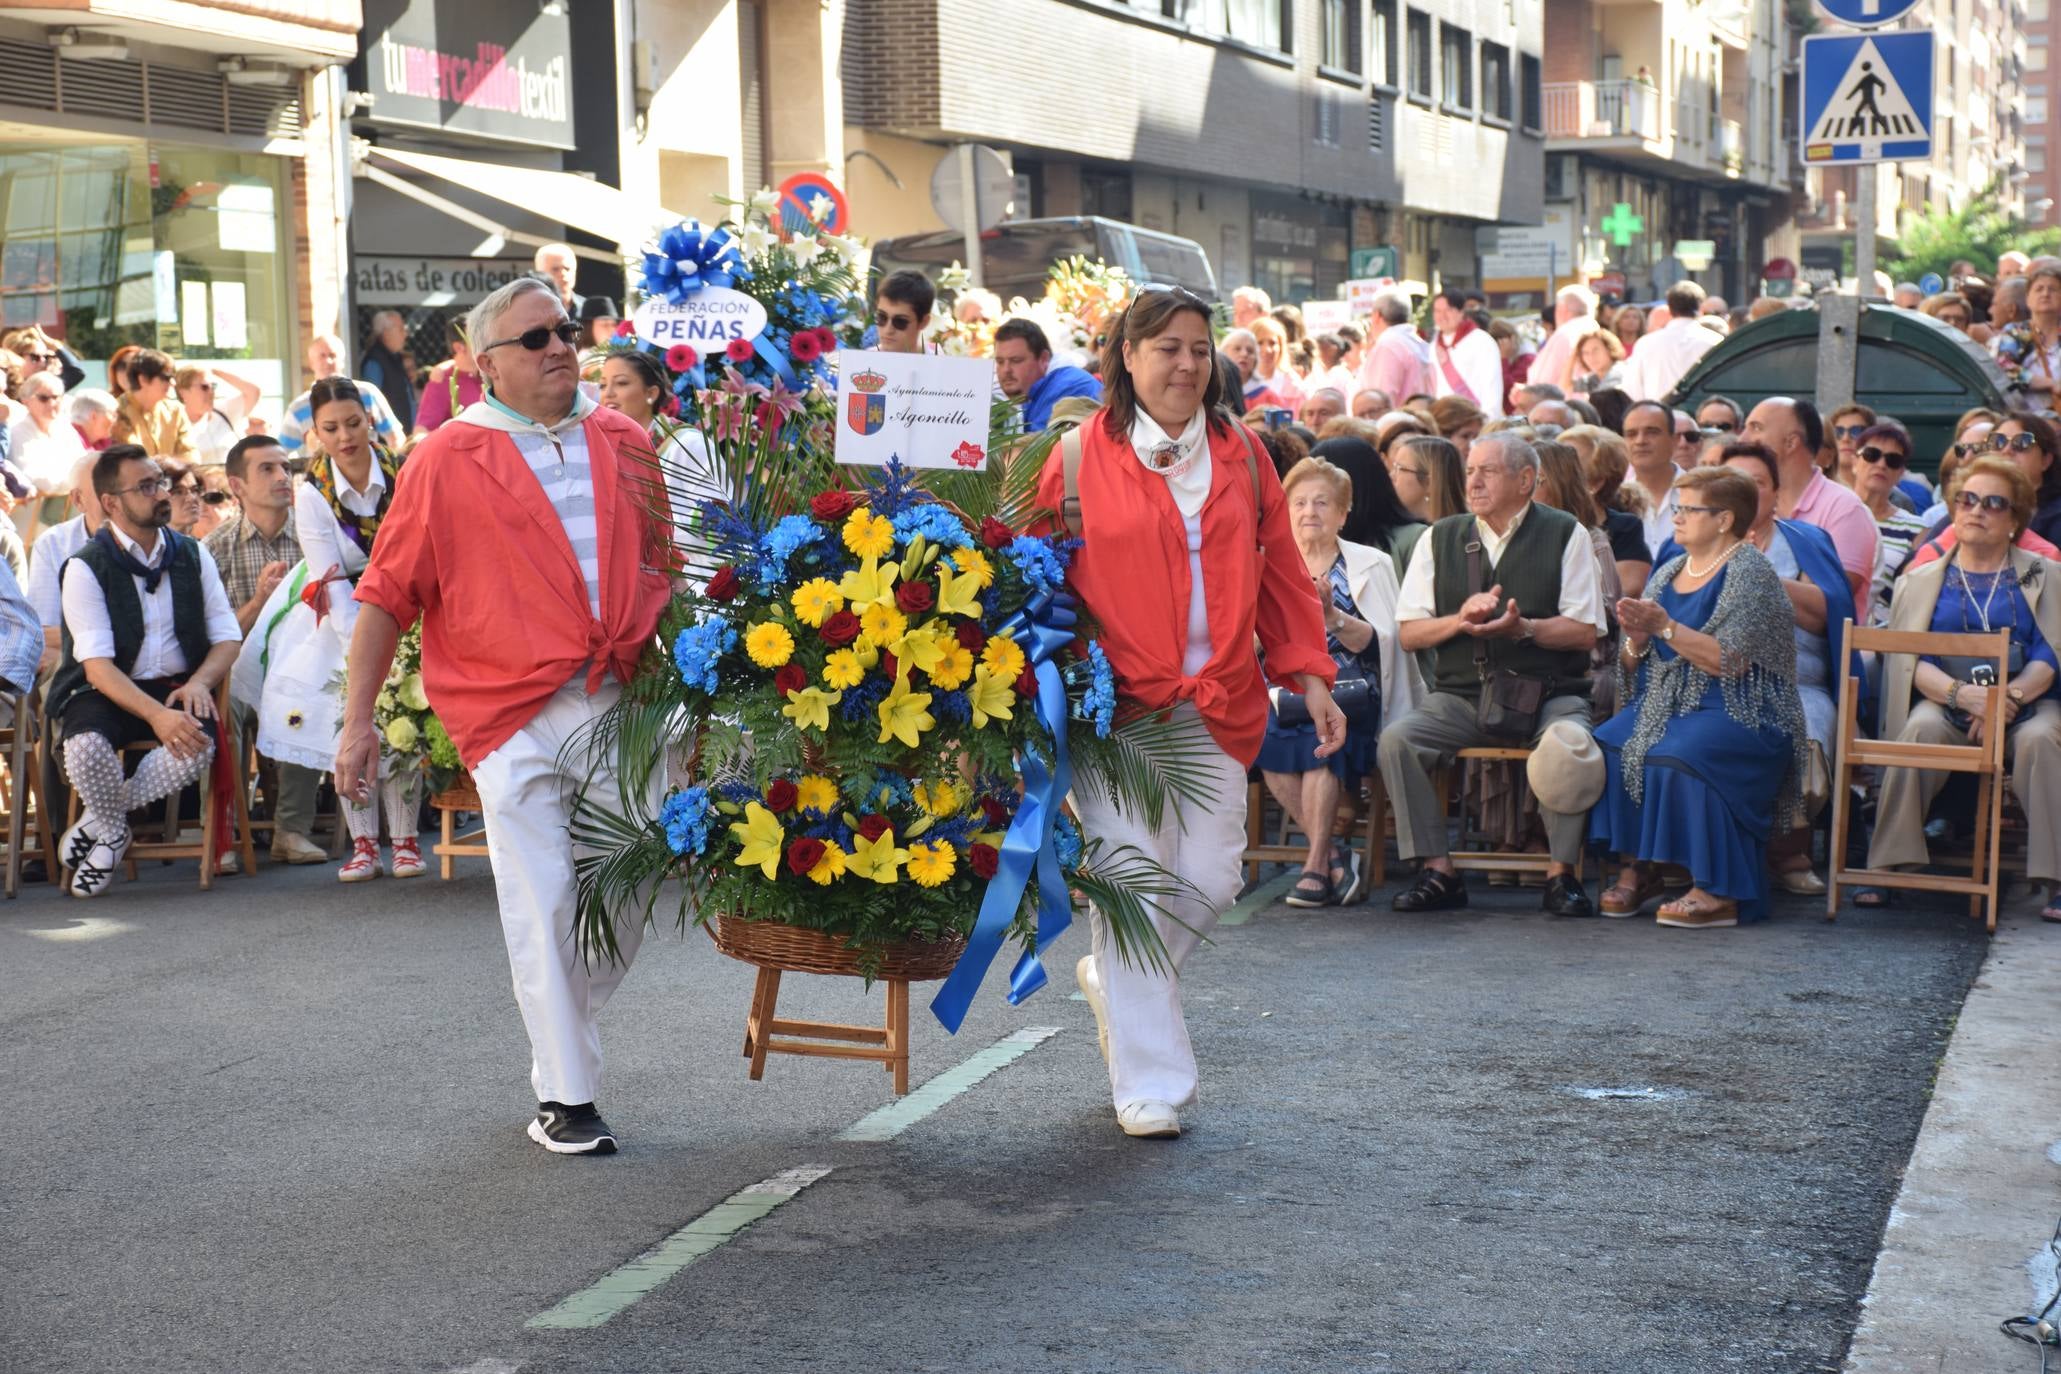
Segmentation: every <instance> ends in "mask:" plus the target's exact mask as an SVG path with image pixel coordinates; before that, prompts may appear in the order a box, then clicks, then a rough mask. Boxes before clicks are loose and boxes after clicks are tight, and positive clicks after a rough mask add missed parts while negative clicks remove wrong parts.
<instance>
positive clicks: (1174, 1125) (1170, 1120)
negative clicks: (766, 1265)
mask: <svg viewBox="0 0 2061 1374" xmlns="http://www.w3.org/2000/svg"><path fill="white" fill-rule="evenodd" d="M1116 1124H1117V1125H1119V1126H1121V1127H1123V1129H1124V1134H1125V1135H1133V1136H1141V1137H1143V1138H1145V1139H1148V1140H1172V1139H1173V1138H1174V1137H1175V1136H1178V1135H1179V1134H1180V1133H1181V1118H1180V1116H1179V1115H1178V1114H1177V1113H1176V1112H1175V1111H1174V1109H1173V1108H1172V1107H1170V1106H1168V1105H1167V1104H1166V1103H1164V1102H1132V1103H1129V1104H1127V1105H1125V1106H1122V1107H1118V1108H1117V1109H1116Z"/></svg>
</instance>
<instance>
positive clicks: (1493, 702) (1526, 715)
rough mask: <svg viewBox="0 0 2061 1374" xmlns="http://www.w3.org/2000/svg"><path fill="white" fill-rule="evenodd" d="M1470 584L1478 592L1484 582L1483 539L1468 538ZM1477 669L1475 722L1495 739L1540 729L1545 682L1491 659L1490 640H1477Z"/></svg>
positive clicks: (1529, 735)
mask: <svg viewBox="0 0 2061 1374" xmlns="http://www.w3.org/2000/svg"><path fill="white" fill-rule="evenodd" d="M1467 583H1468V585H1469V586H1471V587H1473V588H1474V589H1475V590H1476V591H1487V590H1488V588H1487V587H1485V586H1483V585H1482V559H1481V541H1480V540H1479V539H1470V540H1468V541H1467ZM1474 672H1475V675H1476V676H1477V677H1479V678H1480V679H1481V695H1480V697H1478V698H1477V699H1476V700H1475V703H1474V723H1475V725H1476V726H1478V727H1479V728H1480V730H1481V732H1482V733H1483V734H1485V735H1489V736H1491V737H1493V738H1495V739H1512V740H1516V739H1522V740H1528V739H1531V738H1532V737H1533V736H1535V735H1537V734H1538V732H1539V713H1540V712H1541V711H1542V710H1544V709H1545V705H1546V684H1545V683H1544V682H1542V681H1540V680H1539V679H1538V678H1534V677H1524V676H1522V675H1520V674H1518V673H1515V672H1513V671H1511V670H1510V669H1508V668H1497V667H1493V666H1492V665H1491V664H1490V662H1489V652H1488V642H1487V641H1486V640H1479V639H1478V640H1476V641H1475V642H1474Z"/></svg>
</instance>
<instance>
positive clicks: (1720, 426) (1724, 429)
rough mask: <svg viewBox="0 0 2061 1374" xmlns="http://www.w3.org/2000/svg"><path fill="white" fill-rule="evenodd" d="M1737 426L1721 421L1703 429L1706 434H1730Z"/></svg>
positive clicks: (1727, 421)
mask: <svg viewBox="0 0 2061 1374" xmlns="http://www.w3.org/2000/svg"><path fill="white" fill-rule="evenodd" d="M1734 428H1735V426H1734V425H1733V424H1732V422H1731V421H1729V420H1720V421H1717V422H1716V423H1713V424H1708V425H1705V426H1704V427H1703V432H1704V433H1705V434H1730V433H1731V432H1732V430H1733V429H1734Z"/></svg>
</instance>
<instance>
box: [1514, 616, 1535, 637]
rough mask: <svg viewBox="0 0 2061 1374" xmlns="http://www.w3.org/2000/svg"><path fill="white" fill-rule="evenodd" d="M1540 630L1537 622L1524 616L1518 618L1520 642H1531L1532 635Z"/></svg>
mask: <svg viewBox="0 0 2061 1374" xmlns="http://www.w3.org/2000/svg"><path fill="white" fill-rule="evenodd" d="M1538 632H1539V627H1538V626H1537V625H1536V624H1534V623H1532V622H1531V621H1529V620H1526V619H1525V618H1524V617H1523V616H1519V617H1518V618H1517V642H1518V643H1519V644H1529V643H1531V641H1532V637H1533V636H1534V635H1536V634H1537V633H1538Z"/></svg>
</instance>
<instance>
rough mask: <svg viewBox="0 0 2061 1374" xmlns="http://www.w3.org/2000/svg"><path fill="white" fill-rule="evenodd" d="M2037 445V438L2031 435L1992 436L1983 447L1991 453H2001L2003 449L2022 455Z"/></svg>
mask: <svg viewBox="0 0 2061 1374" xmlns="http://www.w3.org/2000/svg"><path fill="white" fill-rule="evenodd" d="M2038 445H2039V439H2038V437H2037V436H2035V435H2031V434H1992V435H1990V436H1989V438H1988V439H1987V440H1985V441H1984V442H1983V447H1984V448H1986V449H1988V450H1989V451H1990V452H1992V453H2002V452H2003V451H2004V450H2005V449H2012V450H2014V451H2016V452H2019V453H2023V452H2025V450H2027V449H2029V448H2036V447H2038Z"/></svg>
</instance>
